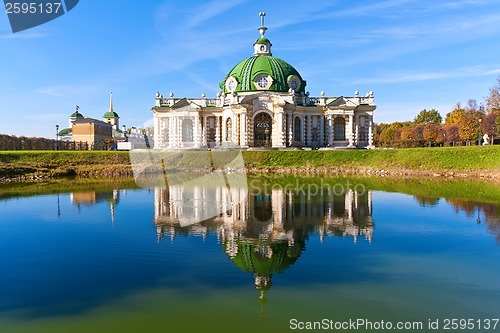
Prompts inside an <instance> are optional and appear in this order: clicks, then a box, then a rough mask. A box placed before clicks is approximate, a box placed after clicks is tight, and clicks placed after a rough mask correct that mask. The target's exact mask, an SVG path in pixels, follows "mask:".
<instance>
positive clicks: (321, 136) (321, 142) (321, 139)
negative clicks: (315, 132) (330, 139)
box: [319, 115, 325, 147]
mask: <svg viewBox="0 0 500 333" xmlns="http://www.w3.org/2000/svg"><path fill="white" fill-rule="evenodd" d="M319 145H320V147H324V146H325V115H321V116H319Z"/></svg>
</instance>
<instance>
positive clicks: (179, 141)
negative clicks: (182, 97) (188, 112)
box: [177, 117, 184, 148]
mask: <svg viewBox="0 0 500 333" xmlns="http://www.w3.org/2000/svg"><path fill="white" fill-rule="evenodd" d="M183 145H184V144H183V142H182V118H180V117H177V147H179V148H182V147H183Z"/></svg>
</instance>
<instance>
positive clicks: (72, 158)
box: [0, 146, 500, 178]
mask: <svg viewBox="0 0 500 333" xmlns="http://www.w3.org/2000/svg"><path fill="white" fill-rule="evenodd" d="M214 154H215V153H214ZM185 156H186V157H185V159H186V163H192V161H191V162H190V161H189V156H190V154H185ZM214 156H215V155H214ZM243 158H244V160H245V164H246V166H247V167H248V168H252V169H253V170H259V169H264V170H269V169H270V170H271V171H272V170H273V169H276V170H279V169H280V168H288V169H290V168H291V169H294V168H297V169H303V168H320V167H326V168H337V169H346V168H365V169H373V170H382V169H383V170H389V171H390V170H392V171H397V170H410V171H416V172H417V173H418V172H429V173H431V172H445V171H454V172H472V171H473V172H476V173H477V172H493V173H500V146H487V147H449V148H413V149H388V150H361V149H360V150H328V151H326V150H314V151H305V150H294V151H282V150H266V151H264V150H262V151H244V152H243ZM26 175H44V176H48V177H58V176H72V175H78V176H84V177H118V176H123V175H127V176H130V175H131V167H130V159H129V153H128V152H108V151H2V152H0V178H15V177H19V176H26Z"/></svg>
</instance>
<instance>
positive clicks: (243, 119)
mask: <svg viewBox="0 0 500 333" xmlns="http://www.w3.org/2000/svg"><path fill="white" fill-rule="evenodd" d="M240 121H241V123H240V131H241V145H242V146H244V147H248V140H247V139H248V138H247V113H246V112H242V113H241V120H240Z"/></svg>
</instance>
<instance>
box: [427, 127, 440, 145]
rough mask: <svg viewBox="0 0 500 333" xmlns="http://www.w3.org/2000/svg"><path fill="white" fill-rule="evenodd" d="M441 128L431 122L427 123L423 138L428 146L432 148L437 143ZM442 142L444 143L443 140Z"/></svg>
mask: <svg viewBox="0 0 500 333" xmlns="http://www.w3.org/2000/svg"><path fill="white" fill-rule="evenodd" d="M439 128H440V127H439V126H437V125H436V124H434V123H431V122H429V123H427V124H426V125H425V126H424V130H423V136H424V140H425V142H426V144H427V145H429V146H431V145H433V144H435V143H437V141H438V140H439V139H438V135H439V134H440V131H439ZM441 138H442V135H441ZM440 142H442V140H440Z"/></svg>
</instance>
